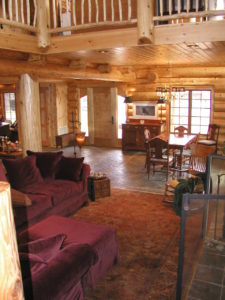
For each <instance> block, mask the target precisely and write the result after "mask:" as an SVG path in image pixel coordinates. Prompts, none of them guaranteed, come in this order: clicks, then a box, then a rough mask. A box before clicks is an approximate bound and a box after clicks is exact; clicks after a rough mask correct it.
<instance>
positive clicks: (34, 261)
mask: <svg viewBox="0 0 225 300" xmlns="http://www.w3.org/2000/svg"><path fill="white" fill-rule="evenodd" d="M19 258H20V265H21V271H22V275H23V279H25V278H27V277H30V276H31V273H35V272H38V271H39V270H41V269H42V268H44V267H45V266H46V265H47V263H46V262H45V261H44V260H43V259H42V258H41V257H40V256H38V255H35V254H32V253H24V252H19Z"/></svg>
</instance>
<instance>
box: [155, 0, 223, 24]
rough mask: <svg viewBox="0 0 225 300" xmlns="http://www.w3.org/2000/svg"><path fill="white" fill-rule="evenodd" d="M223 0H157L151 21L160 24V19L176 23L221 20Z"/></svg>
mask: <svg viewBox="0 0 225 300" xmlns="http://www.w3.org/2000/svg"><path fill="white" fill-rule="evenodd" d="M224 2H225V1H224V0H216V1H212V0H176V1H175V0H168V1H164V0H159V5H158V7H157V10H156V11H157V13H156V15H155V16H154V17H153V21H154V23H155V24H156V25H160V24H162V22H161V23H160V21H163V22H166V21H167V22H168V23H178V22H179V20H181V21H185V22H205V21H209V20H222V19H225V3H224ZM164 24H165V23H164Z"/></svg>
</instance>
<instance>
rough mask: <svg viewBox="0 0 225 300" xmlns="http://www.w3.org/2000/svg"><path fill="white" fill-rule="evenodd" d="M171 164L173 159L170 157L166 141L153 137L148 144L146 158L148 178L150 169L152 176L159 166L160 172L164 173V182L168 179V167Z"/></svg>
mask: <svg viewBox="0 0 225 300" xmlns="http://www.w3.org/2000/svg"><path fill="white" fill-rule="evenodd" d="M172 162H173V157H171V156H170V149H169V145H168V141H165V140H163V139H161V138H159V137H154V138H152V139H151V140H150V142H149V153H148V157H147V173H148V178H149V176H150V172H151V168H152V171H153V175H154V174H155V172H156V168H155V167H156V166H161V167H162V168H160V171H162V170H163V169H164V170H165V173H166V180H167V179H168V172H169V167H170V165H171V164H172Z"/></svg>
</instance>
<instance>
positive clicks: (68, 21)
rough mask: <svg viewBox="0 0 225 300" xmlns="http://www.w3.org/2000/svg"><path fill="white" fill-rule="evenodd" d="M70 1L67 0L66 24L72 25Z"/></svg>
mask: <svg viewBox="0 0 225 300" xmlns="http://www.w3.org/2000/svg"><path fill="white" fill-rule="evenodd" d="M70 25H71V24H70V15H69V2H68V0H66V26H70Z"/></svg>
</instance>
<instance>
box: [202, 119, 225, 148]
mask: <svg viewBox="0 0 225 300" xmlns="http://www.w3.org/2000/svg"><path fill="white" fill-rule="evenodd" d="M219 132H220V126H218V125H216V124H209V127H208V132H207V135H206V139H199V141H198V143H199V144H202V145H207V146H212V147H213V146H216V152H217V144H218V139H219Z"/></svg>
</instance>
